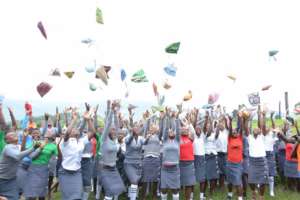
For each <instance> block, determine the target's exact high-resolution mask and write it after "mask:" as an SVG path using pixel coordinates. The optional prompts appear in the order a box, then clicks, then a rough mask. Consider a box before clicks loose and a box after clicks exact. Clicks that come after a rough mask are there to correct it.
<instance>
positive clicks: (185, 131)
mask: <svg viewBox="0 0 300 200" xmlns="http://www.w3.org/2000/svg"><path fill="white" fill-rule="evenodd" d="M189 132H190V131H189V128H188V127H187V126H182V127H181V128H180V134H181V135H189Z"/></svg>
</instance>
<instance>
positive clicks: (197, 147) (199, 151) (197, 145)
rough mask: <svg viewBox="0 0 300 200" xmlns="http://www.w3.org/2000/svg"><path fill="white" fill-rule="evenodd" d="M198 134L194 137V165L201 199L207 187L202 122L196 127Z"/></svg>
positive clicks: (201, 199)
mask: <svg viewBox="0 0 300 200" xmlns="http://www.w3.org/2000/svg"><path fill="white" fill-rule="evenodd" d="M195 131H196V136H195V138H194V143H193V145H194V157H195V159H194V165H195V175H196V181H197V182H198V183H199V184H200V200H203V199H204V193H205V189H206V178H205V144H204V140H205V135H204V133H203V132H202V130H201V126H200V124H197V125H196V128H195Z"/></svg>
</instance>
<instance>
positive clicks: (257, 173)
mask: <svg viewBox="0 0 300 200" xmlns="http://www.w3.org/2000/svg"><path fill="white" fill-rule="evenodd" d="M261 115H262V113H261V112H260V106H259V108H258V127H259V128H255V129H254V130H253V133H252V134H250V129H249V127H248V126H246V127H245V129H246V130H245V133H246V136H247V137H248V143H249V171H248V182H249V185H250V188H251V190H252V198H253V199H256V191H255V189H256V187H257V185H258V184H259V199H260V200H263V199H264V193H265V184H266V183H267V179H268V165H267V159H266V151H265V145H264V136H263V135H262V132H261V124H263V122H262V121H261V119H262V118H261ZM247 121H248V120H247ZM247 124H248V122H247Z"/></svg>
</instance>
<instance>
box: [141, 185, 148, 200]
mask: <svg viewBox="0 0 300 200" xmlns="http://www.w3.org/2000/svg"><path fill="white" fill-rule="evenodd" d="M146 190H147V183H143V185H142V190H141V199H142V200H145V199H146Z"/></svg>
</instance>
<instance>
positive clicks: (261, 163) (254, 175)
mask: <svg viewBox="0 0 300 200" xmlns="http://www.w3.org/2000/svg"><path fill="white" fill-rule="evenodd" d="M248 142H249V171H248V182H249V183H250V184H265V183H267V182H268V176H269V172H268V164H267V159H266V150H265V145H264V136H263V135H262V134H259V135H257V137H256V138H255V137H254V136H253V135H252V134H251V135H249V136H248Z"/></svg>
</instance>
